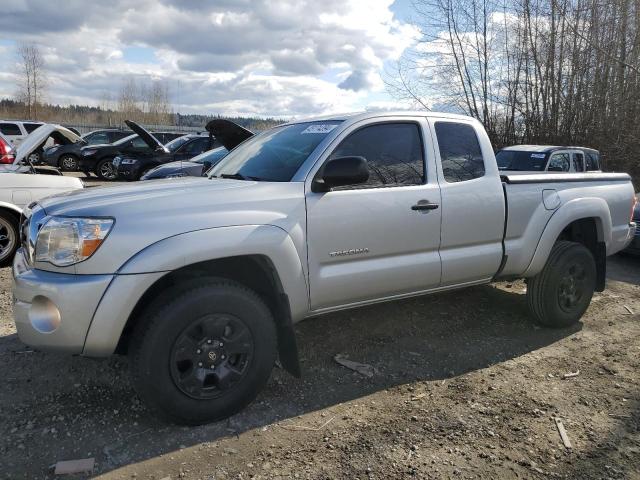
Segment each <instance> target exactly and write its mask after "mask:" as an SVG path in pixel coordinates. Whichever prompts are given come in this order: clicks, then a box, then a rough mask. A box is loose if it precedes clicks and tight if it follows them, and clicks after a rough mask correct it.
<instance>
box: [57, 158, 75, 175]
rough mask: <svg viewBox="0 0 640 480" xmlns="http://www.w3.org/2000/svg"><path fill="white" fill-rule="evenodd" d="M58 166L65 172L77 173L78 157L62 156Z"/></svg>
mask: <svg viewBox="0 0 640 480" xmlns="http://www.w3.org/2000/svg"><path fill="white" fill-rule="evenodd" d="M58 164H59V165H60V170H62V171H63V172H75V171H77V170H78V157H76V156H75V155H71V154H65V155H62V156H61V157H60V160H59V161H58Z"/></svg>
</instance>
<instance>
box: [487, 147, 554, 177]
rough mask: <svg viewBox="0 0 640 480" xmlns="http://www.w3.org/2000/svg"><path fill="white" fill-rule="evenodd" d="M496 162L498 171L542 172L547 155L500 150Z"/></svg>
mask: <svg viewBox="0 0 640 480" xmlns="http://www.w3.org/2000/svg"><path fill="white" fill-rule="evenodd" d="M496 161H497V162H498V168H499V169H500V170H516V171H521V172H542V171H544V167H545V165H546V164H547V154H546V153H540V152H524V151H518V150H500V151H499V152H498V153H496Z"/></svg>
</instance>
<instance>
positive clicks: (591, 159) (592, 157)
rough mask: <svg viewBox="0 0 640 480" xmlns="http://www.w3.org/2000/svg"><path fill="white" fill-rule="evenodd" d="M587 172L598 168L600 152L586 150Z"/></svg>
mask: <svg viewBox="0 0 640 480" xmlns="http://www.w3.org/2000/svg"><path fill="white" fill-rule="evenodd" d="M586 154H587V155H586V167H587V172H591V171H594V170H600V154H599V153H598V152H586Z"/></svg>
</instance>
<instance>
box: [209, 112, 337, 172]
mask: <svg viewBox="0 0 640 480" xmlns="http://www.w3.org/2000/svg"><path fill="white" fill-rule="evenodd" d="M340 123H341V122H340V121H338V120H333V121H326V122H305V123H296V124H293V125H284V126H281V127H275V128H273V129H271V130H268V131H266V132H264V133H262V134H260V135H256V136H255V137H252V138H250V139H248V140H246V141H244V142H243V143H242V144H240V145H239V146H238V147H237V148H235V149H234V150H232V151H231V152H230V153H229V154H228V155H227V156H226V157H225V158H224V160H223V161H221V162H220V163H219V164H218V165H217V166H216V167H214V168H213V169H212V170H210V172H209V177H210V178H211V177H220V178H236V179H239V180H264V181H268V182H289V181H291V179H292V178H293V176H294V175H295V173H296V172H297V171H298V169H299V168H300V166H301V165H302V164H303V163H304V161H305V160H306V159H307V157H308V156H309V155H310V154H311V152H313V150H315V148H316V147H317V146H318V144H319V143H320V142H321V141H322V140H324V138H325V137H326V136H327V135H328V134H329V133H330V132H331V131H332V130H333V129H334V128H336V127H337V126H338V125H339V124H340Z"/></svg>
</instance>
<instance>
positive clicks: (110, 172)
mask: <svg viewBox="0 0 640 480" xmlns="http://www.w3.org/2000/svg"><path fill="white" fill-rule="evenodd" d="M112 162H113V159H112V158H103V159H102V160H100V161H99V162H98V165H96V175H98V177H100V178H101V179H102V180H115V179H116V178H118V172H117V171H116V169H115V167H114V166H113V163H112Z"/></svg>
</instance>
